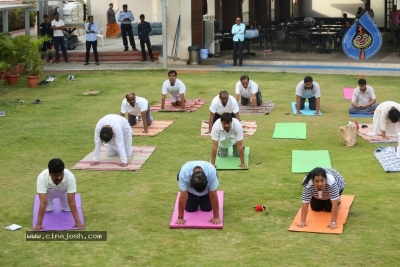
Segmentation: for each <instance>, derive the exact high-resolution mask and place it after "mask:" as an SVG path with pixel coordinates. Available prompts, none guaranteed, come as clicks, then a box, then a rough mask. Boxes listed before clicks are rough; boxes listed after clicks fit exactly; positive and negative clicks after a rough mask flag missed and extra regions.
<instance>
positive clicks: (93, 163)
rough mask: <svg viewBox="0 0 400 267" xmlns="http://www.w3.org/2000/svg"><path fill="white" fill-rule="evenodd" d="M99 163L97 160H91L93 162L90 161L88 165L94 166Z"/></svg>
mask: <svg viewBox="0 0 400 267" xmlns="http://www.w3.org/2000/svg"><path fill="white" fill-rule="evenodd" d="M99 164H100V162H98V161H93V162H91V163H90V166H95V165H99Z"/></svg>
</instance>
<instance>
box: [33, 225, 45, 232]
mask: <svg viewBox="0 0 400 267" xmlns="http://www.w3.org/2000/svg"><path fill="white" fill-rule="evenodd" d="M40 230H44V228H43V227H42V226H41V225H36V226H35V227H33V231H35V232H38V231H40Z"/></svg>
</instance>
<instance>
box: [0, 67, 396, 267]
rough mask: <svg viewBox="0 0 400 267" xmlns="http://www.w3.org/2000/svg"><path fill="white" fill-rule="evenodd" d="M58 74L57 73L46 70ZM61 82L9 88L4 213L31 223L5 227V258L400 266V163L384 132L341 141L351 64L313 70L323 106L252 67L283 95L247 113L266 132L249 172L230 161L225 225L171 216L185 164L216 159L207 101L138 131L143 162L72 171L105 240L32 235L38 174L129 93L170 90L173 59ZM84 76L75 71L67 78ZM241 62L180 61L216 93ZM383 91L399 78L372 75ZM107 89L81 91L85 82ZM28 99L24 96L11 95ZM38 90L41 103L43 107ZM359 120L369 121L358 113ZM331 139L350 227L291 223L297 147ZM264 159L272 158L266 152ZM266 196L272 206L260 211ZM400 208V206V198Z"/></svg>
mask: <svg viewBox="0 0 400 267" xmlns="http://www.w3.org/2000/svg"><path fill="white" fill-rule="evenodd" d="M49 74H50V73H49ZM54 74H55V75H56V77H57V78H58V79H57V81H55V82H53V83H51V84H49V85H46V86H40V87H37V88H34V89H30V88H28V87H27V86H26V81H25V78H24V77H21V80H20V85H19V86H17V87H10V86H8V85H4V84H3V85H2V86H0V110H5V111H6V114H7V115H6V116H5V117H0V144H1V155H0V185H1V191H2V194H1V195H2V201H1V202H0V225H1V226H2V227H3V229H4V227H5V226H7V225H10V224H12V223H16V224H20V225H22V226H23V229H21V230H18V231H15V232H9V231H6V230H3V231H1V232H0V240H1V245H0V246H1V249H0V266H398V265H399V262H400V253H399V247H400V246H399V240H400V223H399V216H398V214H399V213H400V206H397V205H398V204H396V203H397V202H398V199H399V192H400V183H399V179H400V175H399V173H385V172H384V171H383V169H382V168H381V166H380V165H379V163H378V161H377V160H376V159H375V157H374V156H373V154H372V152H373V150H374V149H375V148H376V147H378V146H379V145H378V144H369V143H367V142H366V141H364V140H362V139H361V138H359V137H358V138H357V144H356V146H355V147H352V148H346V147H345V145H344V143H343V142H342V143H339V142H338V131H339V127H340V126H342V125H345V124H347V122H348V120H349V116H348V113H347V109H348V107H349V105H350V102H349V100H344V98H343V95H342V87H355V86H356V85H357V80H358V78H359V77H357V76H352V75H347V76H346V75H321V74H316V75H312V76H313V78H314V80H315V81H316V82H318V83H319V84H320V86H321V92H322V97H321V110H322V112H323V116H319V117H313V116H294V115H289V116H288V115H284V114H285V113H287V112H291V108H290V102H291V101H294V100H295V94H294V92H295V86H296V85H297V83H298V82H299V81H300V80H302V79H303V78H304V76H306V74H290V73H261V72H259V73H247V74H248V75H249V76H250V79H252V80H254V81H255V82H257V83H258V85H259V87H260V89H261V91H262V94H263V99H264V100H270V101H273V102H274V103H275V104H276V107H275V110H274V111H273V112H272V113H271V114H270V115H265V116H261V115H259V116H252V115H243V116H242V118H243V119H248V120H249V119H251V120H256V121H257V125H258V130H257V132H256V133H255V135H254V136H252V137H245V140H244V144H245V145H246V146H250V147H251V154H250V164H249V167H250V169H249V170H248V171H220V172H219V178H220V187H219V190H224V191H225V203H224V215H225V217H224V229H223V230H195V229H189V230H182V229H181V230H179V229H177V230H170V229H169V228H168V226H169V221H170V219H171V215H172V209H173V206H174V203H175V197H176V193H177V191H178V185H177V181H176V173H177V172H178V170H179V169H180V167H181V166H182V165H183V164H184V163H185V162H187V161H189V160H209V158H210V155H211V140H210V139H209V138H206V137H201V136H200V124H201V120H202V119H207V118H208V115H209V111H208V107H209V104H210V102H207V103H206V104H205V105H204V106H203V107H202V108H200V109H199V110H197V111H196V112H193V113H165V112H163V113H153V117H154V118H155V119H164V120H175V122H174V123H173V124H172V125H171V126H170V127H169V128H167V130H165V131H164V132H162V133H160V134H158V135H157V136H156V137H134V139H133V142H134V144H138V145H154V146H157V149H156V151H155V152H154V153H153V155H152V156H151V157H150V159H149V160H148V161H147V162H146V163H145V164H144V166H143V167H142V169H141V170H140V171H139V172H127V171H120V172H115V171H110V172H98V171H77V170H76V171H73V173H74V174H75V176H76V178H77V186H78V192H79V193H81V194H82V202H83V211H84V217H85V225H86V228H87V230H98V231H107V232H108V241H107V242H27V241H25V231H26V230H30V229H31V220H32V206H33V197H34V194H35V192H36V178H37V175H38V174H39V173H40V172H41V171H42V170H43V169H45V168H47V163H48V161H49V160H50V159H51V158H54V157H59V158H61V159H63V161H64V162H65V164H66V167H67V168H71V167H72V166H73V165H74V164H75V163H77V162H78V161H79V160H80V159H82V158H83V157H84V156H85V155H86V154H88V153H89V152H90V151H91V150H92V149H93V148H94V143H93V133H94V127H95V125H96V123H97V121H98V120H99V119H100V118H101V117H103V116H104V115H106V114H109V113H115V114H119V110H120V105H121V101H122V99H123V97H124V96H125V94H126V93H127V92H130V91H133V92H135V93H136V94H137V95H138V96H143V97H146V98H147V99H148V100H149V102H150V103H151V104H154V103H156V102H159V101H160V98H161V85H162V82H163V81H165V79H167V74H166V71H98V72H94V71H93V72H80V73H78V72H76V73H54ZM68 74H74V75H75V79H76V81H74V82H72V81H67V80H66V77H67V75H68ZM242 74H244V73H239V72H190V71H189V72H188V71H178V78H180V79H181V80H182V81H183V82H184V83H185V84H186V86H187V98H188V99H194V98H201V99H205V100H208V101H211V99H212V98H213V97H214V96H215V95H217V94H218V92H219V91H221V90H228V91H229V92H231V93H232V94H233V92H234V87H235V84H236V82H237V81H238V80H239V77H240V75H242ZM366 79H367V82H368V84H369V85H371V86H372V87H373V88H374V89H375V92H376V95H377V99H378V102H383V101H386V100H394V101H396V102H400V97H399V95H400V94H399V91H398V84H399V78H397V77H366ZM91 89H92V90H101V91H102V92H101V93H100V94H99V95H97V96H82V95H81V94H82V93H83V92H85V91H88V90H91ZM17 98H20V99H24V100H25V103H14V100H15V99H17ZM36 98H39V99H41V100H43V101H44V103H43V104H40V105H33V104H31V103H30V102H31V101H32V100H34V99H36ZM358 121H359V122H372V118H361V119H359V120H358ZM277 122H304V123H307V139H306V140H294V139H272V134H273V131H274V125H275V123H277ZM307 149H309V150H318V149H322V150H329V152H330V157H331V161H332V166H333V168H335V169H337V170H338V171H339V172H340V173H341V174H342V175H343V176H344V177H345V180H346V188H345V190H344V194H352V195H355V196H356V197H355V201H354V203H353V206H352V208H351V210H350V214H349V217H348V219H347V223H346V225H345V227H344V232H343V234H342V235H328V234H310V233H295V232H289V231H288V228H289V225H290V223H291V221H292V220H293V218H294V216H295V215H296V213H297V211H298V209H299V208H300V205H301V191H302V186H301V182H302V179H303V177H304V175H303V174H293V173H291V155H292V150H307ZM259 162H261V164H256V163H259ZM257 204H263V205H265V206H267V209H268V210H272V213H271V214H269V215H265V212H262V213H257V212H255V211H254V209H253V206H254V205H257ZM396 206H397V207H396Z"/></svg>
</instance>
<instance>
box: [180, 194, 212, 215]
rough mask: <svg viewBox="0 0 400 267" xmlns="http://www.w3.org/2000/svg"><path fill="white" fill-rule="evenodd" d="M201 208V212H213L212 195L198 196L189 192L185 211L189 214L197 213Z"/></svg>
mask: <svg viewBox="0 0 400 267" xmlns="http://www.w3.org/2000/svg"><path fill="white" fill-rule="evenodd" d="M199 206H200V210H202V211H212V205H211V199H210V194H208V193H207V194H206V195H204V196H201V197H199V196H196V195H194V194H192V193H190V192H188V200H187V202H186V207H185V210H186V211H187V212H194V211H197V210H198V208H199Z"/></svg>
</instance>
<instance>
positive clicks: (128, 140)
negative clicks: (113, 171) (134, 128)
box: [105, 128, 133, 157]
mask: <svg viewBox="0 0 400 267" xmlns="http://www.w3.org/2000/svg"><path fill="white" fill-rule="evenodd" d="M129 131H131V129H130V128H129ZM105 146H106V151H107V155H108V156H109V157H115V156H118V155H119V153H118V146H117V144H116V143H115V141H110V142H108V143H107V144H106V145H105ZM124 148H125V154H126V156H127V157H130V156H132V150H133V149H132V132H129V134H124Z"/></svg>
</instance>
